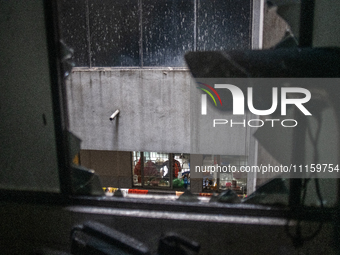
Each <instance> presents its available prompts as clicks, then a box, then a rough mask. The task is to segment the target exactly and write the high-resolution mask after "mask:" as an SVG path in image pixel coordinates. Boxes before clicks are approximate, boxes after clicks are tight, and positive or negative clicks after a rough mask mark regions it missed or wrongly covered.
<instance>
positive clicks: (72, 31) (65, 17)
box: [59, 0, 90, 67]
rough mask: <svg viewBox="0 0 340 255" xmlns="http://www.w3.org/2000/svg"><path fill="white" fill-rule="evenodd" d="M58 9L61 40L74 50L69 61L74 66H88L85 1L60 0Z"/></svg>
mask: <svg viewBox="0 0 340 255" xmlns="http://www.w3.org/2000/svg"><path fill="white" fill-rule="evenodd" d="M59 8H60V12H59V13H60V26H61V29H60V33H61V38H62V39H63V41H64V42H65V44H66V45H67V46H69V47H70V48H72V49H73V50H74V54H73V57H72V59H71V60H72V61H73V62H74V63H75V65H76V66H87V67H88V66H90V62H89V47H88V41H87V38H88V28H87V25H86V9H87V7H86V1H82V0H74V1H67V0H62V1H60V3H59Z"/></svg>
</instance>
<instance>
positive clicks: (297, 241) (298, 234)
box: [285, 112, 324, 247]
mask: <svg viewBox="0 0 340 255" xmlns="http://www.w3.org/2000/svg"><path fill="white" fill-rule="evenodd" d="M314 116H315V117H316V120H317V123H318V125H317V130H316V133H315V136H313V133H312V129H311V124H310V122H308V125H307V131H308V137H309V139H310V141H311V143H312V146H313V149H314V154H313V159H314V162H315V164H317V163H318V162H319V150H318V147H317V145H318V142H319V137H320V131H321V124H322V117H321V113H320V112H318V113H316V114H315V115H314ZM310 180H311V178H305V179H303V183H302V190H303V193H302V199H301V206H302V207H305V200H306V195H307V187H308V183H309V182H310ZM314 181H315V188H316V193H317V196H318V199H319V202H320V207H321V208H324V204H323V199H322V195H321V191H320V183H319V179H317V178H316V177H315V178H314ZM289 223H290V220H288V222H287V224H286V225H285V230H286V232H287V234H288V236H289V237H290V238H291V239H292V240H293V244H294V246H296V247H301V246H302V245H303V243H304V242H306V241H309V240H312V239H313V238H315V237H316V236H317V235H318V234H319V233H320V231H321V229H322V225H323V222H320V223H319V224H318V227H317V229H316V231H314V233H312V234H311V235H309V236H303V235H302V229H301V223H302V220H301V219H299V220H298V221H297V223H296V229H295V233H294V234H292V233H291V232H290V231H289Z"/></svg>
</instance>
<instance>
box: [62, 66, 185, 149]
mask: <svg viewBox="0 0 340 255" xmlns="http://www.w3.org/2000/svg"><path fill="white" fill-rule="evenodd" d="M190 79H191V78H190V74H189V72H188V71H184V70H176V71H174V70H152V69H149V70H144V69H103V70H94V69H87V70H85V71H83V70H76V71H73V72H72V75H71V77H70V79H69V80H68V81H67V92H68V93H67V100H68V107H69V116H70V130H71V131H72V132H73V133H75V134H76V135H77V136H79V137H80V138H81V139H82V144H81V148H82V149H87V150H115V151H158V152H189V150H190V144H189V140H190V112H189V111H188V109H189V83H190ZM116 109H119V110H120V113H119V116H118V118H116V119H115V120H113V121H110V120H109V118H110V116H111V114H112V113H113V112H114V111H115V110H116Z"/></svg>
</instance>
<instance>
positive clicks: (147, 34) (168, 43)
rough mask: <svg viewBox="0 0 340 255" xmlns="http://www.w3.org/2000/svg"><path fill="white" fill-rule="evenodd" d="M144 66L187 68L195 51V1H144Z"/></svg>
mask: <svg viewBox="0 0 340 255" xmlns="http://www.w3.org/2000/svg"><path fill="white" fill-rule="evenodd" d="M142 9H143V36H142V38H143V65H144V66H179V67H181V66H185V63H184V54H185V52H187V51H193V50H194V43H195V41H194V27H195V26H194V25H195V24H194V11H195V8H194V1H193V0H190V1H188V0H180V1H178V0H166V1H154V0H144V1H143V7H142Z"/></svg>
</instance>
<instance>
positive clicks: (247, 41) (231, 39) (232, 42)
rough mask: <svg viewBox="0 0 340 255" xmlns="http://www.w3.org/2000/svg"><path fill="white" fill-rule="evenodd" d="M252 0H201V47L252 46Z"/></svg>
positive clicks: (238, 47) (199, 46)
mask: <svg viewBox="0 0 340 255" xmlns="http://www.w3.org/2000/svg"><path fill="white" fill-rule="evenodd" d="M251 5H252V1H232V0H227V1H202V0H198V11H197V50H198V51H210V50H223V49H224V50H236V49H237V50H241V49H250V47H251V17H252V14H251V12H252V7H251Z"/></svg>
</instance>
